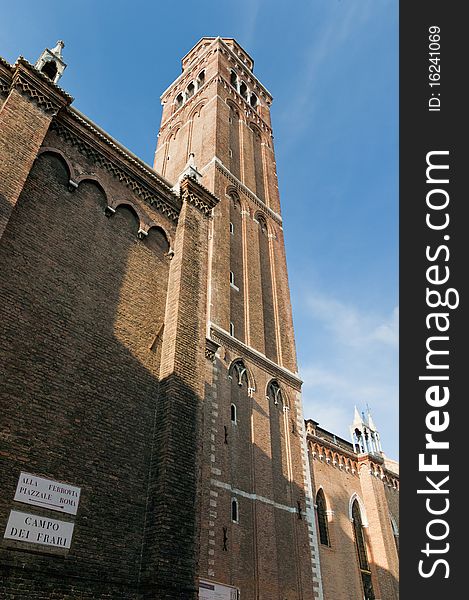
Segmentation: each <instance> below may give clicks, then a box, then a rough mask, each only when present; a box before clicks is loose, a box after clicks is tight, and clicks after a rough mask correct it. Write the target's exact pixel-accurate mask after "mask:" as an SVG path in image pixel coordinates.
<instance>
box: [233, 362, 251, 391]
mask: <svg viewBox="0 0 469 600" xmlns="http://www.w3.org/2000/svg"><path fill="white" fill-rule="evenodd" d="M230 378H231V379H234V380H235V381H236V383H237V384H238V385H239V387H242V386H243V385H244V384H246V386H247V384H248V371H247V369H246V367H245V365H244V363H243V361H242V360H237V361H236V362H235V363H233V365H232V366H231V369H230Z"/></svg>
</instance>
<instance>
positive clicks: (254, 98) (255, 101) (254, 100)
mask: <svg viewBox="0 0 469 600" xmlns="http://www.w3.org/2000/svg"><path fill="white" fill-rule="evenodd" d="M250 104H251V106H252V107H253V108H256V106H257V96H256V94H251V100H250Z"/></svg>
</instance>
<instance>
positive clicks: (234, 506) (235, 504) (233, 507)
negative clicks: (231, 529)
mask: <svg viewBox="0 0 469 600" xmlns="http://www.w3.org/2000/svg"><path fill="white" fill-rule="evenodd" d="M238 517H239V515H238V501H237V500H236V499H235V498H233V500H232V501H231V520H232V521H233V522H234V523H237V522H238Z"/></svg>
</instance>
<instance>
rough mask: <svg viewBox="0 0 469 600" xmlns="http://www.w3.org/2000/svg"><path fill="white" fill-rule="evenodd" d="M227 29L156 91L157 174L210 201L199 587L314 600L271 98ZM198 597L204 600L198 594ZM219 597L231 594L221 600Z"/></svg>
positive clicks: (315, 567) (201, 45) (313, 543)
mask: <svg viewBox="0 0 469 600" xmlns="http://www.w3.org/2000/svg"><path fill="white" fill-rule="evenodd" d="M253 66H254V63H253V60H252V58H251V57H250V56H249V55H248V54H247V53H246V52H245V51H244V50H243V49H242V48H241V47H240V46H239V45H238V43H237V42H236V41H235V40H234V39H232V38H220V37H217V38H208V37H207V38H202V39H201V40H200V41H199V42H198V43H197V44H196V45H195V46H194V48H193V49H192V50H191V51H190V52H189V53H188V54H187V55H186V56H185V57H184V58H183V59H182V73H181V75H180V76H179V77H178V78H177V79H176V80H175V81H174V82H173V83H172V84H171V85H170V86H169V87H168V89H167V90H166V91H165V92H164V93H163V95H162V96H161V100H162V104H163V114H162V122H161V128H160V132H159V134H158V145H157V150H156V154H155V163H154V167H155V170H156V171H158V172H159V173H161V174H162V175H163V176H164V177H165V178H166V179H167V180H168V181H170V182H171V183H173V184H174V186H175V189H178V186H179V182H180V181H181V179H182V177H184V176H185V175H186V176H187V175H189V176H192V177H194V178H196V179H198V180H199V181H200V183H201V184H202V185H203V186H205V187H206V188H207V189H208V190H209V191H211V192H212V193H213V194H214V195H215V196H217V197H218V198H219V199H220V202H219V203H218V204H217V206H216V207H215V209H214V211H213V218H212V219H211V223H210V231H209V265H208V290H207V291H208V294H207V334H206V337H207V340H206V352H205V353H206V373H205V390H206V391H205V399H204V421H203V431H202V432H201V434H200V440H201V441H200V443H201V446H202V456H203V460H202V471H201V486H200V488H201V494H200V498H199V506H200V514H199V519H200V522H199V531H200V546H199V566H198V577H199V580H200V586H201V587H200V589H201V590H209V589H211V588H210V586H212V588H213V587H214V586H215V589H217V588H216V586H222V587H223V586H225V588H226V590H225V593H226V594H229V593H231V597H233V598H236V597H237V592H238V591H239V593H240V597H241V598H242V599H243V600H257V599H259V600H300V599H301V600H313V598H321V599H322V584H321V574H320V568H319V562H318V555H319V553H318V549H317V534H316V521H315V517H314V508H313V504H312V500H311V496H312V492H311V480H310V474H309V468H308V464H307V453H306V445H305V436H304V420H303V413H302V405H301V397H300V391H301V380H300V379H299V377H298V374H297V363H296V353H295V342H294V332H293V322H292V315H291V304H290V295H289V289H288V277H287V266H286V259H285V248H284V240H283V229H282V217H281V214H280V201H279V192H278V184H277V174H276V164H275V154H274V148H273V136H272V128H271V121H270V105H271V103H272V96H271V95H270V93H269V92H268V90H267V89H266V88H265V87H264V86H263V85H262V83H261V82H260V81H259V80H258V79H257V78H256V76H255V75H254V73H253ZM201 597H204V596H203V594H202V593H201ZM227 597H228V596H227Z"/></svg>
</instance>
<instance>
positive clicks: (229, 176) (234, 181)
mask: <svg viewBox="0 0 469 600" xmlns="http://www.w3.org/2000/svg"><path fill="white" fill-rule="evenodd" d="M211 162H212V161H211ZM213 162H215V168H217V169H218V170H219V171H220V172H221V173H223V175H225V177H226V178H227V179H229V180H230V181H231V183H232V184H233V185H234V186H235V188H237V189H238V191H240V192H241V193H242V194H244V195H245V196H247V197H248V198H249V199H250V200H252V201H253V202H254V204H256V205H257V206H258V207H259V208H260V209H261V210H262V211H263V212H265V213H266V214H267V215H269V216H270V217H271V218H272V219H273V220H274V221H275V222H276V223H278V224H279V225H280V226H282V217H281V216H280V215H279V214H277V213H276V212H274V211H273V210H272V209H271V208H269V207H268V206H267V204H264V202H262V200H261V199H260V198H258V196H256V195H255V194H254V193H253V192H251V190H250V189H249V188H248V187H247V186H245V185H244V183H241V181H239V179H237V178H236V177H235V176H234V175H233V174H232V173H231V172H230V171H229V170H228V169H227V168H226V167H225V165H224V164H223V163H222V162H221V160H220V159H219V158H218V157H217V156H215V157H214V158H213ZM209 164H211V163H209ZM209 164H208V165H206V166H205V167H204V168H203V169H202V171H204V170H205V169H206V168H207V167H208V166H209Z"/></svg>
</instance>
